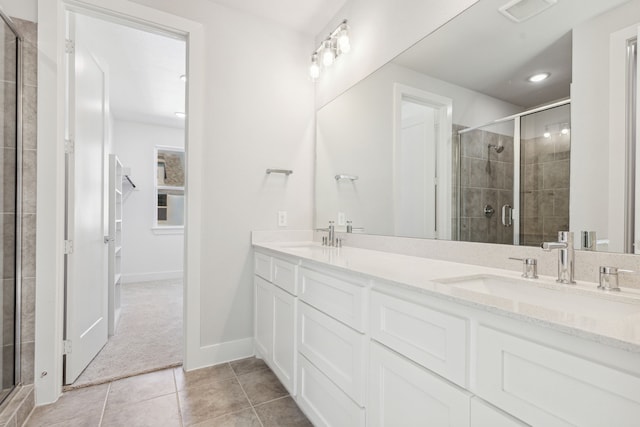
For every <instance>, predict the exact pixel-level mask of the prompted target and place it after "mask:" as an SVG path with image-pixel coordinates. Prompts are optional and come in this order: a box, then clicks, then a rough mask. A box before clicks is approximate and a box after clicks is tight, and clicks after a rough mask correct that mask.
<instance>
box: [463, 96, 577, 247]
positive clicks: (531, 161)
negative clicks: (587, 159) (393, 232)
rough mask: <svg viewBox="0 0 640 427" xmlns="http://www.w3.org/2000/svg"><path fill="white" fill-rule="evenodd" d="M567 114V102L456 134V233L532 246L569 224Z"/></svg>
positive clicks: (474, 239) (478, 239) (468, 238)
mask: <svg viewBox="0 0 640 427" xmlns="http://www.w3.org/2000/svg"><path fill="white" fill-rule="evenodd" d="M570 115H571V107H570V103H569V101H562V102H557V103H554V104H551V105H548V106H545V107H541V108H536V109H534V110H530V111H526V112H524V113H521V114H516V115H514V116H510V117H506V118H504V119H498V120H495V121H493V122H491V123H490V124H488V125H484V126H480V127H476V128H467V129H462V130H460V131H459V132H458V134H459V137H460V139H459V141H460V146H459V150H458V152H459V161H458V162H457V165H456V167H457V169H458V170H457V175H456V178H459V179H457V184H456V186H457V190H458V191H457V201H456V203H457V206H455V208H454V212H456V216H455V217H454V221H453V227H454V228H455V229H454V230H453V231H454V232H453V235H454V236H457V238H458V239H459V240H462V241H472V242H485V243H503V244H521V245H532V246H534V245H538V244H540V242H542V241H544V240H546V239H552V240H553V239H554V238H555V237H556V236H557V232H558V231H560V230H566V229H568V227H569V159H570V139H571V132H570V129H571V120H570ZM485 206H492V207H495V212H496V213H497V215H489V216H487V215H485V211H484V207H485Z"/></svg>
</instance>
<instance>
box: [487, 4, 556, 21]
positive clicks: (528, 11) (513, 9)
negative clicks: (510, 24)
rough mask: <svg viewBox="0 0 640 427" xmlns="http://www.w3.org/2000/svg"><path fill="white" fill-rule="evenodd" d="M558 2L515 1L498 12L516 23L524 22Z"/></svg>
mask: <svg viewBox="0 0 640 427" xmlns="http://www.w3.org/2000/svg"><path fill="white" fill-rule="evenodd" d="M557 2H558V0H513V1H510V2H509V3H507V4H505V5H504V6H502V7H500V8H499V9H498V10H499V11H500V13H502V14H503V15H504V16H506V17H507V18H509V19H511V20H512V21H515V22H523V21H526V20H527V19H529V18H531V17H533V16H536V15H537V14H539V13H540V12H542V11H543V10H546V9H548V8H550V7H551V6H553V5H554V4H556V3H557Z"/></svg>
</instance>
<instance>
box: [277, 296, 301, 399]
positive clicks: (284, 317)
mask: <svg viewBox="0 0 640 427" xmlns="http://www.w3.org/2000/svg"><path fill="white" fill-rule="evenodd" d="M295 300H296V299H295V297H294V296H292V295H290V294H288V293H286V292H284V291H283V290H281V289H279V288H277V287H275V286H274V287H273V356H272V368H273V372H274V373H275V374H276V376H277V377H278V378H279V379H280V381H281V382H282V384H283V385H284V386H285V388H286V389H287V390H288V391H289V393H290V394H291V395H292V396H295V394H296V393H295V380H294V373H295V358H296V348H295V340H296V302H295Z"/></svg>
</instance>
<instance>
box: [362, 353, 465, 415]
mask: <svg viewBox="0 0 640 427" xmlns="http://www.w3.org/2000/svg"><path fill="white" fill-rule="evenodd" d="M369 348H370V357H371V361H370V363H371V364H370V375H369V387H368V389H369V397H368V400H367V425H370V426H389V427H393V426H399V425H401V426H403V427H411V426H416V427H417V426H429V427H468V426H469V402H470V397H471V394H470V393H468V392H466V391H464V390H462V389H459V388H457V387H456V386H454V385H453V384H450V383H448V382H446V381H444V380H442V379H441V378H440V377H438V376H437V375H435V374H433V373H431V372H429V371H428V370H426V369H424V368H422V367H421V366H418V365H416V364H415V363H413V362H411V361H410V360H409V359H405V358H404V357H402V356H400V355H398V354H397V353H395V352H393V351H391V350H389V349H387V348H385V347H383V346H382V345H380V344H378V343H376V342H372V343H371V345H370V347H369Z"/></svg>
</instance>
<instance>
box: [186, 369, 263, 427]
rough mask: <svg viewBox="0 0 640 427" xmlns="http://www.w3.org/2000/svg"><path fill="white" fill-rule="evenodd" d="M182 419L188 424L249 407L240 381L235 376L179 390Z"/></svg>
mask: <svg viewBox="0 0 640 427" xmlns="http://www.w3.org/2000/svg"><path fill="white" fill-rule="evenodd" d="M178 396H179V397H180V410H181V411H182V420H183V422H184V424H185V425H186V426H188V425H192V424H196V423H200V422H203V421H206V420H210V419H212V418H216V417H220V416H222V415H226V414H230V413H232V412H238V411H240V410H242V409H246V408H249V407H250V406H251V405H250V403H249V401H248V400H247V397H246V396H245V394H244V392H243V391H242V388H241V387H240V384H239V383H238V381H237V380H236V379H235V378H233V379H230V380H226V381H217V382H213V383H211V384H208V385H204V386H201V387H188V388H186V389H185V390H182V391H179V392H178Z"/></svg>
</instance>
